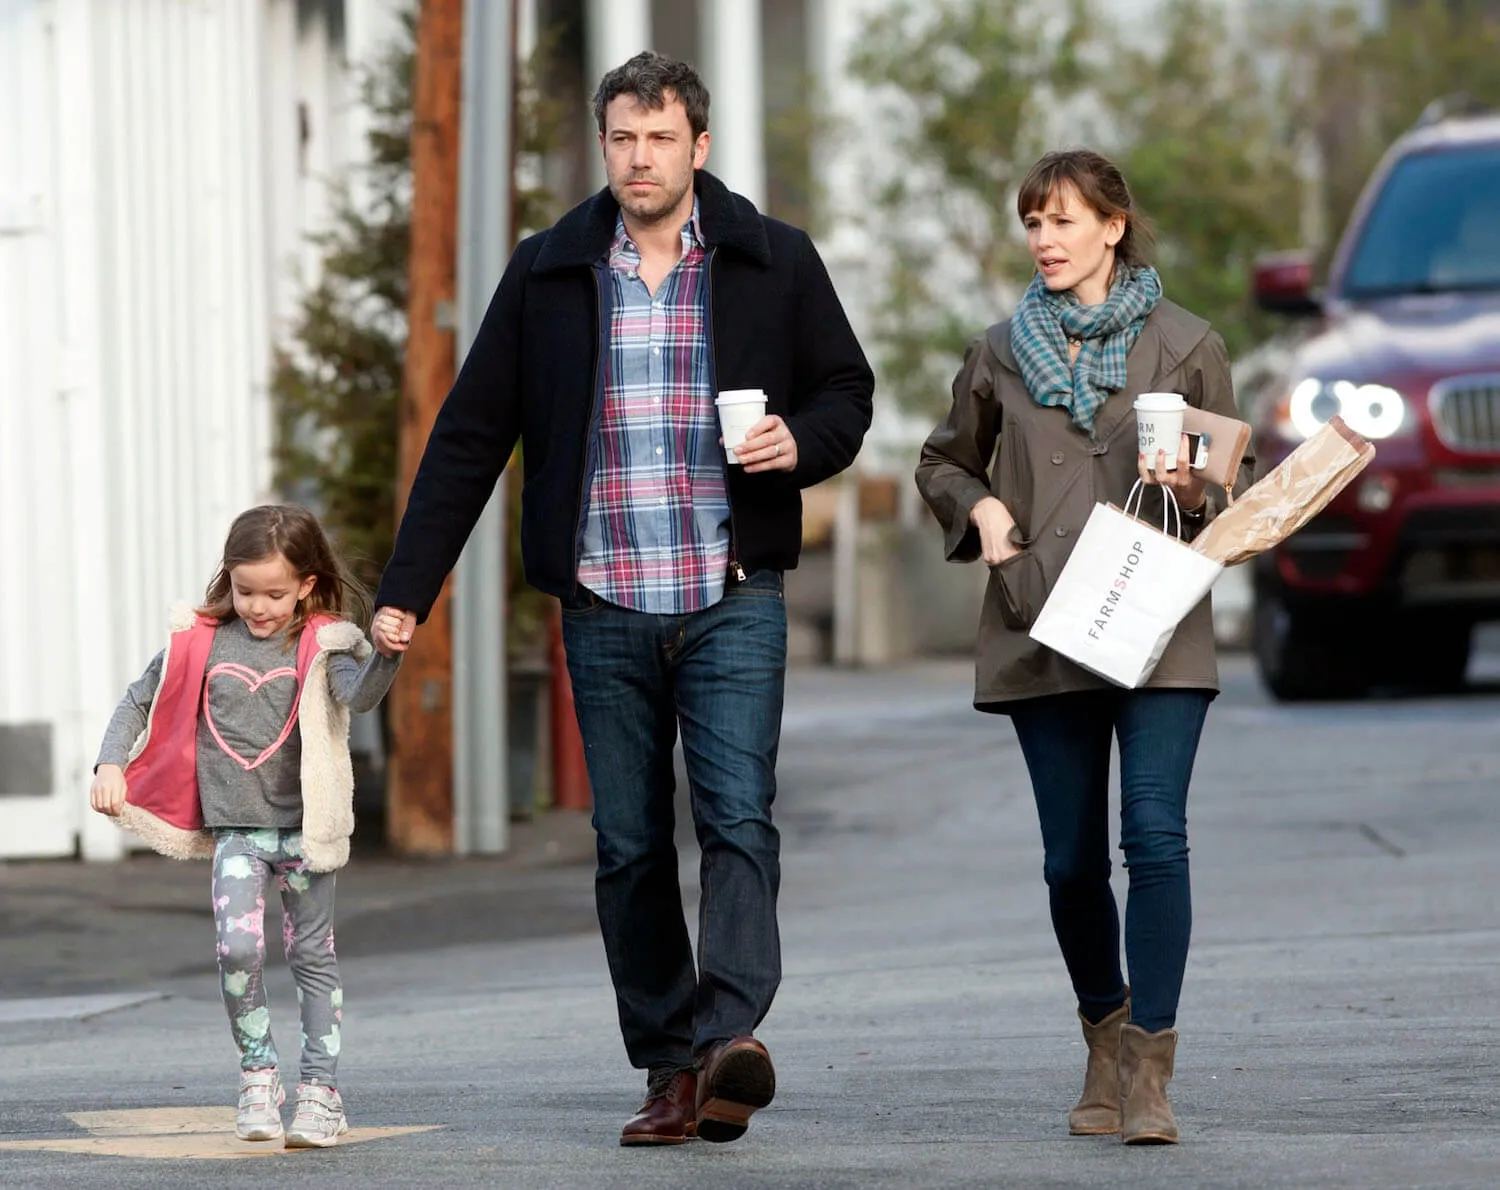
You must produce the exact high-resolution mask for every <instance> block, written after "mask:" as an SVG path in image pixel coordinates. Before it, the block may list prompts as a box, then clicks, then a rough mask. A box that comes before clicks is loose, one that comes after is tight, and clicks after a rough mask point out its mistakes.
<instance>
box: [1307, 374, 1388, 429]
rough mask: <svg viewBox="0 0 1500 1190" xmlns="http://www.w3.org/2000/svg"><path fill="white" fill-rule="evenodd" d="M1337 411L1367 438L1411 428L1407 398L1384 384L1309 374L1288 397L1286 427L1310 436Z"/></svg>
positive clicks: (1350, 426)
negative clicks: (1317, 377)
mask: <svg viewBox="0 0 1500 1190" xmlns="http://www.w3.org/2000/svg"><path fill="white" fill-rule="evenodd" d="M1335 415H1337V416H1339V417H1342V418H1343V419H1344V421H1345V422H1347V423H1348V425H1349V428H1350V429H1351V430H1353V431H1354V432H1355V433H1356V434H1363V435H1364V436H1365V437H1366V438H1390V437H1391V436H1392V435H1394V434H1399V433H1400V432H1401V431H1402V430H1403V429H1406V428H1408V426H1409V424H1410V423H1409V421H1408V410H1407V405H1406V399H1405V398H1404V397H1402V395H1401V394H1400V393H1398V392H1397V391H1396V390H1395V389H1393V388H1389V387H1387V386H1386V385H1384V384H1355V383H1354V382H1353V381H1350V380H1317V379H1314V378H1311V377H1309V378H1308V379H1307V380H1304V381H1302V383H1301V384H1299V385H1297V387H1296V388H1294V389H1292V394H1291V396H1290V397H1289V398H1288V399H1287V404H1286V417H1285V419H1284V423H1283V426H1282V428H1283V430H1284V431H1287V432H1289V434H1290V435H1291V436H1293V437H1296V438H1310V437H1312V435H1313V434H1315V433H1317V432H1318V429H1319V428H1320V427H1321V426H1323V425H1324V424H1325V423H1326V422H1328V421H1329V420H1330V419H1331V418H1333V417H1334V416H1335Z"/></svg>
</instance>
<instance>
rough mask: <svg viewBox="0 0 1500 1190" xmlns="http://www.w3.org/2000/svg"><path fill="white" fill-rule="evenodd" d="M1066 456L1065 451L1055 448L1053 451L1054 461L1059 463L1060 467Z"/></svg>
mask: <svg viewBox="0 0 1500 1190" xmlns="http://www.w3.org/2000/svg"><path fill="white" fill-rule="evenodd" d="M1066 457H1067V456H1066V455H1064V454H1063V452H1062V451H1060V450H1054V451H1053V452H1052V461H1053V462H1054V463H1055V464H1057V465H1058V466H1059V467H1060V466H1062V462H1063V459H1064V458H1066Z"/></svg>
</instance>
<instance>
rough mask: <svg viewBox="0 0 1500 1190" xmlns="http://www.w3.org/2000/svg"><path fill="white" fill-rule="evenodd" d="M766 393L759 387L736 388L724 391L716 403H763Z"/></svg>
mask: <svg viewBox="0 0 1500 1190" xmlns="http://www.w3.org/2000/svg"><path fill="white" fill-rule="evenodd" d="M765 399H766V394H765V393H764V392H762V391H761V390H760V389H758V388H736V389H730V390H728V391H726V392H722V393H720V394H719V395H718V398H717V399H716V400H715V401H714V404H715V405H755V404H760V403H763V402H764V401H765Z"/></svg>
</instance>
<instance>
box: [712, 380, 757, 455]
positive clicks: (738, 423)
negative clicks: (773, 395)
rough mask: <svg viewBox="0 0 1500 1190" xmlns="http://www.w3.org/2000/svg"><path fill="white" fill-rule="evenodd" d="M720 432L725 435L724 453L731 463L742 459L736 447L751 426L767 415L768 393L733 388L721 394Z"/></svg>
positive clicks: (717, 402)
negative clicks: (736, 452) (735, 451)
mask: <svg viewBox="0 0 1500 1190" xmlns="http://www.w3.org/2000/svg"><path fill="white" fill-rule="evenodd" d="M714 405H715V406H716V407H717V408H718V410H719V432H720V433H721V434H723V435H724V454H725V456H726V457H727V458H728V459H729V461H730V462H731V463H738V462H739V461H740V457H739V455H737V454H735V453H734V448H735V447H736V446H738V445H739V444H740V443H742V442H743V441H744V440H745V436H746V435H747V434H749V433H750V427H751V426H753V425H754V424H755V423H756V422H758V421H759V420H760V419H761V418H763V417H765V415H766V394H765V392H764V391H763V390H761V389H758V388H731V389H726V390H725V391H723V392H721V393H720V394H719V397H718V399H717V400H716V401H715V402H714Z"/></svg>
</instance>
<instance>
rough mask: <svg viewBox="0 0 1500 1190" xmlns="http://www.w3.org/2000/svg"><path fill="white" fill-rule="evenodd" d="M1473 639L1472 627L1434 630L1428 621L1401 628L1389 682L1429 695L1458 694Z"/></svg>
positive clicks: (1445, 626) (1409, 623)
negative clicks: (1412, 687) (1428, 693)
mask: <svg viewBox="0 0 1500 1190" xmlns="http://www.w3.org/2000/svg"><path fill="white" fill-rule="evenodd" d="M1473 635H1474V630H1473V627H1472V625H1469V624H1445V625H1442V626H1437V625H1434V624H1433V623H1432V622H1431V617H1428V618H1426V619H1425V620H1422V621H1418V620H1412V621H1409V622H1407V623H1405V624H1403V625H1402V638H1401V644H1400V645H1399V647H1398V651H1397V653H1396V655H1395V657H1394V659H1393V661H1394V664H1393V667H1392V675H1391V676H1392V680H1393V681H1395V682H1396V683H1398V684H1400V685H1402V686H1414V687H1416V688H1417V689H1419V690H1423V691H1428V692H1431V693H1438V694H1451V693H1454V692H1456V691H1459V690H1462V689H1463V688H1464V677H1465V675H1466V674H1467V673H1468V670H1469V647H1470V644H1471V641H1472V639H1473Z"/></svg>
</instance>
